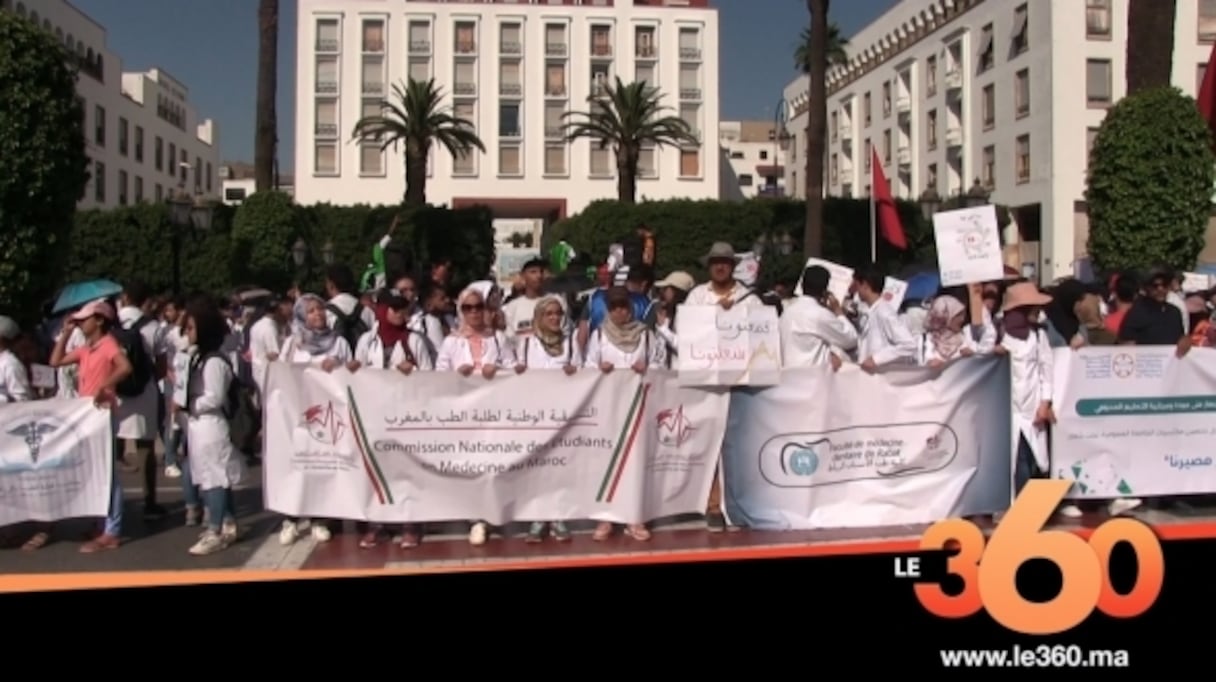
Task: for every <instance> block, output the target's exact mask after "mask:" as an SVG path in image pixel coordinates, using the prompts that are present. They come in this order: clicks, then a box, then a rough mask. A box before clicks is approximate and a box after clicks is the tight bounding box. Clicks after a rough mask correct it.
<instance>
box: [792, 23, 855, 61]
mask: <svg viewBox="0 0 1216 682" xmlns="http://www.w3.org/2000/svg"><path fill="white" fill-rule="evenodd" d="M848 48H849V39H848V38H845V37H844V36H843V35H841V34H840V27H839V26H837V25H836V24H832V23H829V24H828V47H827V50H828V53H827V54H828V57H827V60H828V67H833V66H841V65H843V64H844V63H845V62H848V61H849V51H848ZM794 68H796V69H798V70H799V71H800V72H802V73H810V72H811V29H809V28H804V29H802V35H801V36H799V38H798V47H797V48H796V49H795V50H794Z"/></svg>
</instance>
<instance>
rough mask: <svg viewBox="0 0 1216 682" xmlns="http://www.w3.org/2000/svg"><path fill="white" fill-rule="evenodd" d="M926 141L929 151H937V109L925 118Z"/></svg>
mask: <svg viewBox="0 0 1216 682" xmlns="http://www.w3.org/2000/svg"><path fill="white" fill-rule="evenodd" d="M925 141H926V142H925V143H926V146H928V147H929V151H933V150H934V149H937V109H933V110H931V111H929V113H928V115H926V116H925Z"/></svg>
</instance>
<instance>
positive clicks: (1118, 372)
mask: <svg viewBox="0 0 1216 682" xmlns="http://www.w3.org/2000/svg"><path fill="white" fill-rule="evenodd" d="M1110 369H1111V371H1112V372H1114V374H1115V376H1117V377H1119V378H1120V379H1126V378H1128V377H1130V376H1131V375H1132V373H1133V372H1135V371H1136V359H1135V358H1133V357H1132V356H1131V355H1129V354H1127V353H1119V354H1118V355H1116V356H1115V357H1114V358H1113V359H1111V361H1110Z"/></svg>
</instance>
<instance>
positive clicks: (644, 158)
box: [638, 147, 659, 179]
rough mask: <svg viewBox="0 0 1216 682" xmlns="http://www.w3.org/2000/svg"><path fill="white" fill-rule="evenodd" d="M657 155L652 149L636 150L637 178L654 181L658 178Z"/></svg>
mask: <svg viewBox="0 0 1216 682" xmlns="http://www.w3.org/2000/svg"><path fill="white" fill-rule="evenodd" d="M657 158H658V156H657V153H656V151H655V148H654V147H642V148H641V149H639V150H638V177H639V178H647V179H654V178H657V177H659V166H658V161H657Z"/></svg>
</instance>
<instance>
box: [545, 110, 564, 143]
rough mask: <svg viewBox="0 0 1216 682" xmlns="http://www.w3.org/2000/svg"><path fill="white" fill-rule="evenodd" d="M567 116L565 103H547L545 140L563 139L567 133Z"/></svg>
mask: <svg viewBox="0 0 1216 682" xmlns="http://www.w3.org/2000/svg"><path fill="white" fill-rule="evenodd" d="M565 115H566V104H565V102H547V103H545V139H547V140H560V139H562V137H563V135H564V133H565V119H564V117H565Z"/></svg>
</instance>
